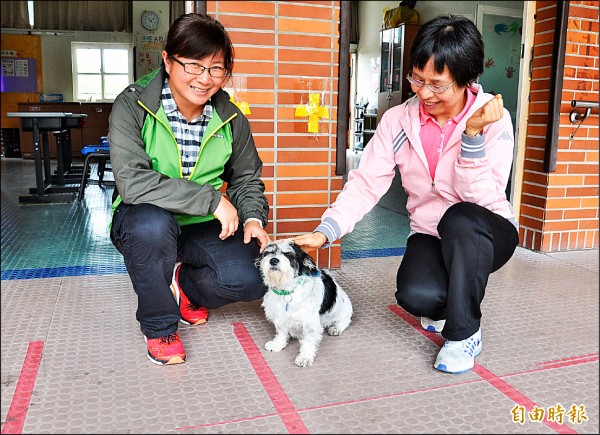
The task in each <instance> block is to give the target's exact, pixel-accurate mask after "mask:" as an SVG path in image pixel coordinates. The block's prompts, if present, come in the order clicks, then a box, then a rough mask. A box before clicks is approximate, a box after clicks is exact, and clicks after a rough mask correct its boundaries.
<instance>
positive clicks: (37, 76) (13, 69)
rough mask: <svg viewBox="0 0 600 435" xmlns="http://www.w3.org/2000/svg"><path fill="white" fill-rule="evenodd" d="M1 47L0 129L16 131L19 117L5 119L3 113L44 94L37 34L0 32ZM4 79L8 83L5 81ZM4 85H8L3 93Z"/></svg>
mask: <svg viewBox="0 0 600 435" xmlns="http://www.w3.org/2000/svg"><path fill="white" fill-rule="evenodd" d="M1 44H2V81H3V83H2V92H1V95H2V101H1V107H2V109H1V110H2V112H1V117H0V119H1V124H2V125H1V127H2V128H19V125H20V122H19V118H7V117H6V113H7V112H17V111H18V110H17V103H21V102H38V101H40V99H39V94H40V93H42V92H43V91H44V90H43V84H42V49H41V38H40V36H39V35H15V34H5V33H3V34H2V35H1ZM5 67H6V69H5ZM5 73H6V77H5ZM9 74H14V76H10V75H9ZM5 78H6V79H8V82H5ZM5 85H7V86H8V87H7V88H6V90H5Z"/></svg>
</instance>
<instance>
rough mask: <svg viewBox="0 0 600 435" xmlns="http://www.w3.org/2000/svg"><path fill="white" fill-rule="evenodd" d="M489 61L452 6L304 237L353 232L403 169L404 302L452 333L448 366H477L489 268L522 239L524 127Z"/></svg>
mask: <svg viewBox="0 0 600 435" xmlns="http://www.w3.org/2000/svg"><path fill="white" fill-rule="evenodd" d="M483 61H484V44H483V40H482V38H481V34H480V33H479V31H478V30H477V28H476V27H475V25H474V24H473V22H472V21H470V20H468V19H466V18H464V17H459V16H452V15H443V16H439V17H437V18H434V19H433V20H431V21H429V22H427V23H426V24H424V25H423V26H422V27H421V29H420V31H419V33H418V34H417V36H416V39H415V41H414V43H413V45H412V49H411V52H410V66H409V71H410V72H409V74H408V75H407V77H406V79H407V80H408V82H409V83H410V85H411V87H412V90H413V92H414V93H415V94H416V96H414V97H412V98H410V99H409V100H407V101H406V102H405V103H403V104H401V105H399V106H396V107H393V108H391V109H389V110H387V111H386V112H385V114H384V115H383V116H382V118H381V121H380V123H379V125H378V126H377V130H376V132H375V135H374V136H373V139H371V141H370V142H369V143H368V145H367V146H366V147H365V150H364V151H363V155H362V158H361V161H360V165H359V166H358V168H357V169H355V170H353V171H351V172H350V173H349V176H348V181H347V183H346V184H345V186H344V189H343V191H342V192H341V193H340V194H339V196H338V197H337V199H336V201H335V202H334V203H333V204H332V205H331V207H330V208H329V209H327V210H326V211H325V213H324V214H323V216H322V219H321V224H320V225H319V226H318V227H317V228H316V229H315V231H314V232H312V233H309V234H303V235H300V236H297V237H294V238H293V240H294V241H295V242H296V243H297V244H298V245H300V246H302V247H305V248H319V247H327V246H329V245H330V244H331V243H332V242H333V241H335V240H337V239H339V238H341V237H342V236H344V235H345V234H348V233H349V232H351V231H352V230H353V229H354V225H355V224H356V223H357V222H358V221H359V220H360V219H362V218H363V216H364V215H365V214H366V213H367V212H368V211H370V210H371V209H372V208H373V207H374V206H375V205H376V204H377V202H378V201H379V199H380V198H381V197H382V196H383V195H384V194H385V193H386V192H387V190H388V189H389V187H390V185H391V183H392V180H393V178H394V174H395V168H396V167H398V169H399V171H400V176H401V180H402V185H403V187H404V189H405V190H406V193H407V195H408V200H407V204H406V207H407V210H408V214H409V218H410V226H411V232H410V235H409V237H408V240H407V243H406V252H405V254H404V256H403V258H402V261H401V264H400V268H399V269H398V275H397V291H396V300H397V301H398V304H399V305H400V306H401V307H402V308H404V309H405V310H406V311H408V312H409V313H411V314H412V315H415V316H420V317H421V325H422V327H423V328H424V329H426V330H429V331H435V332H441V334H442V336H443V337H444V338H445V339H446V342H445V344H444V346H443V347H442V349H441V350H440V352H439V353H438V356H437V358H436V361H435V363H434V367H435V368H436V369H438V370H441V371H444V372H448V373H462V372H465V371H468V370H471V369H472V368H473V367H474V364H475V357H476V356H477V355H478V354H479V352H481V348H482V344H481V343H482V342H481V309H480V306H481V302H482V300H483V297H484V295H485V288H486V285H487V282H488V277H489V275H490V274H491V273H492V272H495V271H496V270H498V269H499V268H500V267H502V266H503V265H504V264H505V263H506V262H507V261H508V260H509V259H510V258H511V256H512V255H513V253H514V251H515V249H516V247H517V244H518V242H519V234H518V223H517V222H516V220H515V216H514V213H513V209H512V207H511V204H510V203H509V202H508V200H507V198H506V194H505V190H506V186H507V183H508V179H509V174H510V170H511V166H512V157H513V147H514V135H513V126H512V122H511V118H510V114H509V112H508V111H507V110H506V109H504V105H503V102H502V96H501V95H495V96H494V95H490V94H486V93H484V92H483V89H482V87H481V86H480V85H478V84H476V83H475V80H476V79H477V77H479V76H480V75H481V74H482V73H483Z"/></svg>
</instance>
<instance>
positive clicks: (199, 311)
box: [171, 263, 208, 326]
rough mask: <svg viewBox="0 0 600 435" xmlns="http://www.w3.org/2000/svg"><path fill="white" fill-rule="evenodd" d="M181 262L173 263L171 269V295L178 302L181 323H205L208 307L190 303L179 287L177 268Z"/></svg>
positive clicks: (194, 324) (193, 324)
mask: <svg viewBox="0 0 600 435" xmlns="http://www.w3.org/2000/svg"><path fill="white" fill-rule="evenodd" d="M180 266H181V263H175V268H174V269H173V280H172V281H171V292H172V293H173V297H175V300H176V301H177V303H178V304H179V311H180V312H181V323H185V324H186V325H192V326H196V325H201V324H203V323H206V321H207V320H208V309H206V308H204V307H199V306H197V305H196V304H194V303H192V301H190V300H189V299H188V297H187V296H186V295H185V293H184V292H183V290H182V289H181V287H179V268H180Z"/></svg>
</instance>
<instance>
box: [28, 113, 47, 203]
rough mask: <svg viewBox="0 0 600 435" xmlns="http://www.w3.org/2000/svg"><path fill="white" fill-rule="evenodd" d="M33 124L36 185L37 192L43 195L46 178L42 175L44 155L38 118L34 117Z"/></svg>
mask: <svg viewBox="0 0 600 435" xmlns="http://www.w3.org/2000/svg"><path fill="white" fill-rule="evenodd" d="M31 122H32V124H33V157H34V159H35V185H36V194H37V195H42V194H43V193H44V178H43V175H42V155H41V149H40V130H39V128H38V123H37V119H36V118H32V119H31Z"/></svg>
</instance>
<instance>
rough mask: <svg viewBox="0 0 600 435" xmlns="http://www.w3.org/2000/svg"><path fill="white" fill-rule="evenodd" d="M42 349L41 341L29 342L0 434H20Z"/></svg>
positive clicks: (42, 343)
mask: <svg viewBox="0 0 600 435" xmlns="http://www.w3.org/2000/svg"><path fill="white" fill-rule="evenodd" d="M43 349H44V342H43V341H30V342H29V347H28V348H27V353H26V354H25V361H23V367H22V368H21V374H20V375H19V380H18V381H17V386H16V388H15V394H14V395H13V398H12V401H11V402H10V408H9V409H8V413H7V414H6V420H5V421H4V425H3V426H2V433H3V434H5V433H7V434H8V433H11V434H12V433H22V432H23V426H24V425H25V419H26V418H27V411H29V404H30V403H31V396H32V395H33V387H34V386H35V380H36V378H37V374H38V370H39V368H40V361H41V360H42V350H43Z"/></svg>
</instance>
